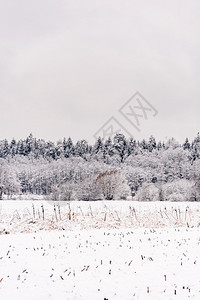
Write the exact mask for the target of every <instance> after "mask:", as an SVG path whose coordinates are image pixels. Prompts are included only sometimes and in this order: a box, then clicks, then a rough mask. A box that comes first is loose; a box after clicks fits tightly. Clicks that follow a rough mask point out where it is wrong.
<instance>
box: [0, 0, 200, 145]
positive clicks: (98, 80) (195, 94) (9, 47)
mask: <svg viewBox="0 0 200 300" xmlns="http://www.w3.org/2000/svg"><path fill="white" fill-rule="evenodd" d="M199 12H200V2H199V1H198V0H193V1H188V0H187V1H186V0H168V1H159V0H151V1H148V0H140V1H139V0H137V1H135V0H132V1H131V0H118V1H116V0H115V1H114V0H101V1H97V0H91V1H89V0H85V1H81V0H76V1H74V0H56V1H55V0H54V1H53V0H34V1H27V0H9V1H7V0H0V111H1V117H0V139H5V138H7V139H11V138H12V137H15V138H16V139H20V138H26V137H27V136H28V135H29V134H30V133H33V135H34V136H35V137H37V138H44V139H46V140H52V141H57V140H59V139H62V138H63V137H69V136H70V137H71V138H72V139H73V140H74V141H77V140H78V139H83V138H85V139H86V140H87V141H89V142H93V141H94V140H95V134H96V133H97V134H99V135H101V134H102V132H104V131H102V130H103V128H105V126H107V128H106V129H105V130H106V132H107V133H108V131H107V130H108V129H109V128H110V130H112V129H113V132H114V131H117V130H119V128H118V129H117V128H114V126H115V125H116V124H117V126H121V127H120V128H121V132H122V133H123V132H126V133H127V132H128V133H127V134H128V135H131V136H133V137H134V138H136V139H137V140H142V139H143V138H148V137H149V136H150V135H153V136H155V137H156V139H158V140H162V141H165V140H166V139H168V138H170V137H174V138H176V139H177V140H178V141H180V142H183V141H184V140H185V137H189V139H193V138H194V137H195V136H196V134H197V132H198V131H199V128H200V126H199V125H200V118H199V112H200V96H199V86H200V58H199V57H200V54H199V53H200V38H199V37H200V33H199V31H200V16H199V14H200V13H199ZM136 92H139V95H141V96H142V97H143V98H140V99H139V100H138V99H137V98H134V97H133V99H132V104H131V102H130V103H129V102H127V101H128V99H130V98H131V97H132V96H133V95H135V93H136ZM136 95H137V94H136ZM141 99H143V100H144V99H145V100H144V101H146V102H143V107H144V104H145V105H146V111H145V112H146V115H145V112H144V109H143V111H142V110H141V109H139V108H134V107H138V106H139V104H140V105H141V104H142V101H143V100H141ZM133 101H135V103H133ZM138 101H139V102H138ZM129 104H130V105H129ZM136 104H137V105H136ZM124 105H127V109H128V110H129V115H128V113H127V112H126V113H127V115H126V116H125V115H123V114H122V113H121V112H120V108H121V107H123V106H124ZM131 105H132V108H133V109H134V112H135V113H136V115H137V116H138V115H140V116H139V117H137V116H136V117H135V119H134V122H130V118H132V121H133V118H134V116H133V114H132V116H131V113H130V109H131ZM147 108H149V109H147ZM133 109H132V112H133ZM128 110H127V111H128ZM140 112H141V114H140ZM126 113H125V114H126ZM147 114H148V115H147ZM127 116H129V117H128V118H127ZM128 119H129V120H128ZM137 119H138V120H139V122H140V124H139V127H140V130H137V129H136V128H135V126H134V125H133V123H134V124H136V123H137V121H138V120H137ZM112 122H114V123H115V124H114V123H112ZM106 124H107V125H106ZM109 124H110V125H109ZM112 126H113V127H112ZM124 130H125V131H124ZM104 133H105V132H104Z"/></svg>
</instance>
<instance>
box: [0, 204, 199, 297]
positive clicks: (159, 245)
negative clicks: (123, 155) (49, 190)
mask: <svg viewBox="0 0 200 300" xmlns="http://www.w3.org/2000/svg"><path fill="white" fill-rule="evenodd" d="M32 204H33V205H34V210H33V206H32ZM41 206H43V207H44V220H43V213H42V208H41ZM84 220H85V221H84ZM199 222H200V206H199V204H195V203H178V204H177V203H176V204H174V203H135V202H125V201H124V202H123V201H117V202H112V201H111V202H101V203H100V202H91V203H86V202H83V203H82V202H81V203H80V202H73V203H71V205H70V207H69V206H68V205H67V206H65V205H64V206H62V204H60V213H59V209H58V206H56V207H55V209H54V205H52V203H51V204H49V203H47V202H42V201H37V202H32V201H21V202H20V201H2V202H1V203H0V226H1V235H0V245H1V246H0V299H3V300H11V299H12V300H13V299H14V300H18V299H19V300H23V299H24V300H25V299H26V300H27V299H31V300H36V299H37V300H38V299H42V300H47V299H52V300H57V299H59V300H67V299H70V300H71V299H84V300H86V299H87V300H88V299H89V300H90V299H91V300H98V299H99V300H104V299H109V300H112V299H120V300H121V299H123V300H126V299H127V300H129V299H130V300H131V299H141V300H145V299H154V300H156V299H159V300H162V299H167V300H169V299H181V300H182V299H183V300H184V299H197V300H198V299H200V254H199V253H200V227H199ZM58 229H59V230H58ZM27 232H30V233H27Z"/></svg>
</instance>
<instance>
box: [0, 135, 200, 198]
mask: <svg viewBox="0 0 200 300" xmlns="http://www.w3.org/2000/svg"><path fill="white" fill-rule="evenodd" d="M199 158H200V135H199V133H198V134H197V136H196V137H195V138H194V139H193V140H192V141H189V139H188V138H186V139H185V142H184V143H183V144H180V143H178V142H177V141H176V140H175V139H174V138H171V139H169V140H168V141H166V142H165V143H164V142H160V141H158V142H157V141H156V139H155V138H154V137H153V136H151V137H150V138H149V139H148V140H145V139H143V140H142V141H136V140H135V139H134V138H130V139H127V138H126V137H125V136H124V135H123V134H119V133H118V134H116V135H115V136H114V138H113V139H111V138H108V139H107V140H105V141H104V140H103V139H101V138H100V137H99V138H98V139H97V141H96V142H95V143H94V144H93V145H90V144H88V142H87V141H86V140H80V141H77V142H76V143H75V144H74V143H73V141H72V139H71V138H68V139H65V138H64V139H63V140H62V141H61V140H60V141H58V142H57V143H53V142H50V141H48V142H46V141H45V140H41V139H36V138H35V137H33V135H32V134H30V135H29V136H28V137H27V138H26V139H24V140H19V141H16V140H15V139H12V140H11V142H8V141H7V140H2V141H0V198H2V196H3V195H4V194H5V195H7V196H8V197H12V195H13V194H29V193H30V194H38V195H46V196H51V197H52V198H54V199H55V200H56V199H57V200H58V199H62V200H73V199H79V200H99V199H107V200H112V199H120V198H122V199H126V198H127V197H128V196H130V195H131V194H133V193H136V195H137V198H138V200H140V201H143V200H147V199H148V200H152V199H154V200H169V201H176V200H177V201H178V200H180V199H182V200H184V199H185V200H193V201H198V199H199V196H198V195H199V189H198V186H199V178H200V165H199V163H200V159H199ZM185 186H187V189H186V191H185V192H183V190H184V187H185ZM170 190H171V191H173V193H172V192H171V194H170ZM175 194H176V195H175ZM169 195H170V197H169ZM177 195H178V196H177Z"/></svg>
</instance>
